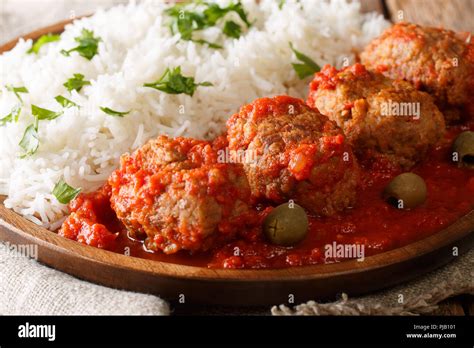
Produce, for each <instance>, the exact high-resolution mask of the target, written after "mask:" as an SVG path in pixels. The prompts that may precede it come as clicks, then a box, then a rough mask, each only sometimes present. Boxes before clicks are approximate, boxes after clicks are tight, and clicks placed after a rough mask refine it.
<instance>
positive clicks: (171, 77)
mask: <svg viewBox="0 0 474 348" xmlns="http://www.w3.org/2000/svg"><path fill="white" fill-rule="evenodd" d="M198 86H206V87H208V86H212V83H210V82H207V81H205V82H201V83H195V82H194V77H187V76H183V75H182V74H181V67H180V66H178V67H176V68H173V69H172V70H170V69H169V68H167V69H166V71H165V73H164V74H163V76H161V77H160V79H159V80H158V81H156V82H152V83H145V84H144V87H150V88H154V89H157V90H159V91H162V92H165V93H168V94H187V95H189V96H191V97H192V96H193V94H194V92H195V91H196V88H197V87H198Z"/></svg>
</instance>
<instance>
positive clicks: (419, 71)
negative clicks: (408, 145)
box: [361, 23, 474, 123]
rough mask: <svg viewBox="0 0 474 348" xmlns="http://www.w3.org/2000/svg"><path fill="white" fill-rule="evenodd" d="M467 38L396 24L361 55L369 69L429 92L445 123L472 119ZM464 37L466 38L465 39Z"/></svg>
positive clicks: (473, 51)
mask: <svg viewBox="0 0 474 348" xmlns="http://www.w3.org/2000/svg"><path fill="white" fill-rule="evenodd" d="M470 37H471V36H470V35H463V34H457V33H455V32H453V31H450V30H444V29H437V28H424V27H421V26H419V25H415V24H409V23H399V24H396V25H394V26H393V27H391V28H389V29H387V30H386V31H385V32H384V33H383V34H382V35H381V36H380V37H379V38H377V39H375V40H374V41H373V42H372V43H371V44H370V45H369V46H368V47H367V48H366V49H365V50H364V52H362V54H361V61H362V63H363V64H364V65H365V66H366V67H367V69H369V70H374V71H378V72H382V73H383V74H384V75H386V76H388V77H390V78H392V79H404V80H407V81H409V82H411V83H413V84H414V85H415V86H416V87H417V88H419V89H421V90H424V91H426V92H428V93H430V94H431V95H432V96H434V98H435V102H436V103H437V105H438V107H439V108H440V109H441V111H442V112H443V114H444V117H445V119H446V122H447V123H452V122H455V121H458V120H460V119H462V118H463V116H464V117H467V118H468V117H474V42H471V39H470ZM467 38H468V39H467Z"/></svg>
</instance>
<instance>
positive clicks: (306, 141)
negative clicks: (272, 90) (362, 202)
mask: <svg viewBox="0 0 474 348" xmlns="http://www.w3.org/2000/svg"><path fill="white" fill-rule="evenodd" d="M227 134H228V140H229V148H230V150H231V151H245V152H246V154H247V156H246V158H251V159H252V160H251V161H246V162H245V163H244V169H245V173H246V174H247V178H248V181H249V183H250V188H251V191H252V195H253V197H254V198H255V199H256V200H259V201H269V202H273V203H282V202H285V201H288V200H294V201H295V202H297V203H299V204H300V205H301V206H303V207H304V208H306V209H307V210H308V211H309V212H311V213H314V214H318V215H326V216H327V215H332V214H334V213H335V212H337V211H341V210H343V209H344V208H346V207H349V206H352V205H353V204H354V202H355V196H356V188H357V185H358V166H357V163H356V160H355V158H354V156H353V155H352V150H351V147H350V146H349V145H348V144H347V142H346V141H345V138H344V135H343V134H342V131H341V130H340V129H339V128H338V127H337V126H336V124H335V123H334V122H331V121H329V120H328V118H327V117H326V116H324V115H322V114H320V113H319V112H318V111H317V110H313V109H311V108H310V107H308V106H307V105H305V103H304V101H302V100H300V99H295V98H291V97H287V96H277V97H274V98H261V99H257V100H255V101H254V102H253V103H251V104H249V105H246V106H243V107H242V108H241V109H240V112H239V113H237V114H235V115H233V116H232V117H231V118H230V119H229V120H228V122H227Z"/></svg>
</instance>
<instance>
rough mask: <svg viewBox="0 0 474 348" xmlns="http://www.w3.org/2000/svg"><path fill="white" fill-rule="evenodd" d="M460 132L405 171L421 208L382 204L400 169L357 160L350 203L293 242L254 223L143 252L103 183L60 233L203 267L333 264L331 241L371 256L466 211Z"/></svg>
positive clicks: (467, 179)
mask: <svg viewBox="0 0 474 348" xmlns="http://www.w3.org/2000/svg"><path fill="white" fill-rule="evenodd" d="M464 130H474V124H471V125H469V126H456V127H451V128H450V129H448V131H447V133H446V136H445V139H444V141H442V142H441V143H440V144H439V146H438V147H437V148H435V149H433V150H432V151H431V153H430V154H429V155H428V157H427V159H426V160H425V161H424V162H423V163H421V164H419V165H417V166H416V167H415V168H413V169H412V172H414V173H416V174H418V175H420V176H421V177H422V178H423V179H424V180H425V182H426V185H427V189H428V197H427V200H426V201H425V203H424V204H423V205H422V206H420V207H417V208H415V209H413V210H408V211H407V210H399V209H396V208H395V207H392V206H391V205H389V204H387V203H386V202H385V201H384V200H383V199H382V197H381V194H382V192H383V189H384V188H385V186H386V185H387V183H388V182H389V181H390V180H391V179H392V178H393V177H394V176H396V175H397V174H399V172H398V171H397V169H394V168H393V167H392V166H390V165H389V164H388V163H385V162H383V161H381V160H371V161H369V160H364V159H362V160H361V161H360V162H361V167H362V182H361V186H360V189H359V193H358V200H357V204H356V205H355V206H354V207H353V208H352V209H350V210H347V211H345V212H343V213H341V214H338V215H336V216H332V217H327V218H320V217H314V216H313V217H312V216H310V217H309V223H310V224H309V232H308V235H307V237H306V238H305V239H304V240H303V241H302V242H301V243H299V244H298V245H296V246H293V247H280V246H275V245H271V244H269V243H267V242H266V241H265V239H264V237H263V235H262V233H261V232H260V229H258V228H257V229H252V230H242V231H241V233H240V235H239V237H238V239H237V240H236V241H234V242H231V243H229V244H226V245H224V246H223V247H219V248H217V249H214V250H212V251H209V252H206V253H195V254H193V255H191V254H189V253H187V252H185V251H180V252H178V253H176V254H172V255H165V254H163V253H157V252H154V253H153V252H148V251H147V250H145V248H144V246H143V242H142V241H138V240H134V239H132V238H130V237H129V236H128V233H127V230H126V229H125V228H124V227H123V225H121V223H120V222H119V221H118V220H117V218H116V217H115V216H114V214H113V211H112V209H111V208H110V202H109V200H108V199H105V198H104V197H107V193H108V192H109V191H108V190H109V188H107V186H105V187H104V188H103V189H101V190H99V191H97V192H94V193H89V194H83V195H80V196H79V197H78V198H77V199H76V200H74V201H73V202H71V204H70V209H71V216H72V217H73V218H72V219H68V220H67V221H66V223H65V227H63V229H61V232H60V234H62V235H64V236H65V237H67V238H70V239H75V240H78V241H81V242H83V243H86V244H91V245H94V246H98V247H102V248H106V249H109V250H112V251H115V252H117V253H121V254H126V255H130V256H135V257H141V258H147V259H152V260H159V261H165V262H171V263H178V264H185V265H192V266H200V267H209V268H282V267H290V266H301V265H311V264H322V263H331V262H338V261H341V260H342V259H341V258H340V257H337V256H330V255H326V249H325V247H326V246H327V245H333V243H334V242H335V243H337V244H339V245H341V244H343V245H359V246H363V247H364V256H370V255H374V254H377V253H381V252H384V251H388V250H390V249H394V248H398V247H401V246H404V245H407V244H410V243H413V242H415V241H418V240H420V239H423V238H426V237H428V236H430V235H432V234H435V233H436V232H438V231H440V230H442V229H444V228H446V227H447V226H449V225H450V224H451V223H453V222H454V221H456V220H457V219H459V218H460V217H462V216H463V215H465V214H467V213H468V212H469V211H471V210H472V209H473V207H474V171H472V170H468V169H464V168H458V166H457V165H456V164H455V163H453V162H452V157H451V156H452V150H451V144H452V142H453V140H454V138H455V137H456V136H457V134H459V133H460V132H461V131H464ZM255 209H256V210H257V211H258V214H259V215H260V217H261V218H262V219H263V218H264V217H265V216H266V214H268V213H269V211H271V207H268V206H263V205H260V206H256V207H255ZM68 221H69V222H68Z"/></svg>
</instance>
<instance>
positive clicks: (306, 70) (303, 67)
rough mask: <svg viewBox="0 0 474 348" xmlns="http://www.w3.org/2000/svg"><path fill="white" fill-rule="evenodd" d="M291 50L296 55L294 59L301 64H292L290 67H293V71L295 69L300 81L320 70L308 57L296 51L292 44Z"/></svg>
mask: <svg viewBox="0 0 474 348" xmlns="http://www.w3.org/2000/svg"><path fill="white" fill-rule="evenodd" d="M290 47H291V50H292V51H293V53H294V54H295V55H296V58H297V59H298V60H299V61H300V62H301V63H292V64H291V65H292V66H293V69H295V71H296V74H297V75H298V77H299V78H300V79H304V78H306V77H308V76H310V75H312V74H314V73H316V72H318V71H319V70H321V68H320V67H319V65H318V64H316V62H315V61H314V60H312V59H311V58H309V57H308V56H306V55H304V54H303V53H301V52H300V51H297V50H296V49H295V48H294V47H293V44H292V43H290Z"/></svg>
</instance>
